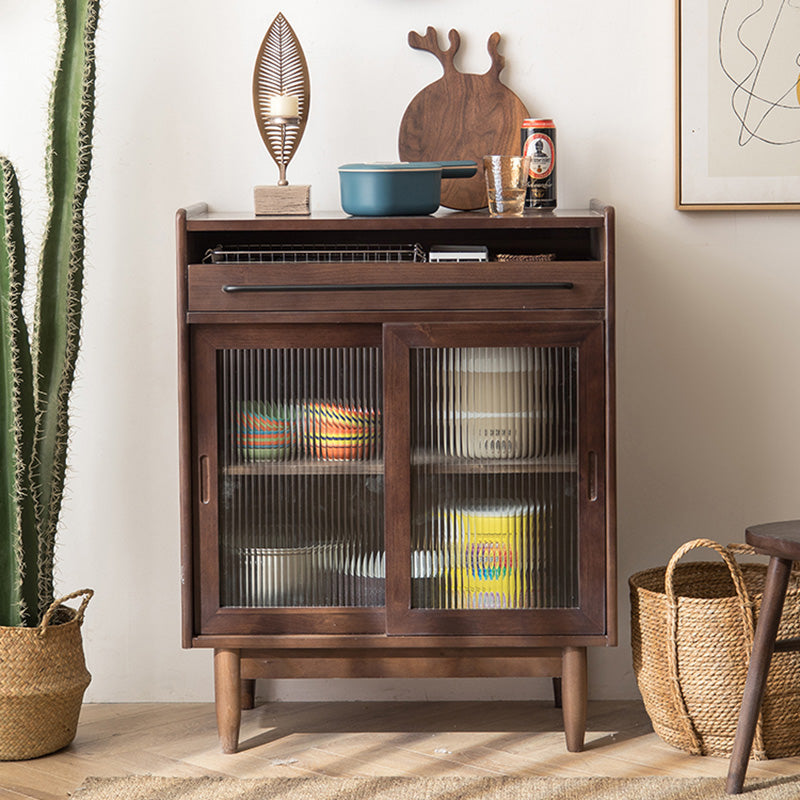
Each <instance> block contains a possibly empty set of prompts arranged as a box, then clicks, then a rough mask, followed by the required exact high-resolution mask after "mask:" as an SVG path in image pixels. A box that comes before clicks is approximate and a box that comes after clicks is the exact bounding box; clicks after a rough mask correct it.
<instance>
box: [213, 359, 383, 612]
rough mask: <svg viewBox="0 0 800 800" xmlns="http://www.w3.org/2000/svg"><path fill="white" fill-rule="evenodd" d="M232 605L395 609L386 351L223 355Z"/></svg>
mask: <svg viewBox="0 0 800 800" xmlns="http://www.w3.org/2000/svg"><path fill="white" fill-rule="evenodd" d="M217 374H218V376H219V383H218V399H217V408H218V409H219V411H218V413H219V419H218V421H217V425H218V431H219V453H218V461H219V469H220V480H219V487H220V488H219V495H220V496H219V559H220V604H221V605H222V606H227V607H287V606H375V605H383V604H384V602H385V598H384V595H385V592H384V580H383V575H384V562H385V556H384V537H383V527H384V526H383V459H382V452H383V441H382V440H383V437H382V418H381V409H382V400H381V382H382V378H381V360H380V350H379V348H375V347H336V348H271V349H225V350H219V351H218V353H217Z"/></svg>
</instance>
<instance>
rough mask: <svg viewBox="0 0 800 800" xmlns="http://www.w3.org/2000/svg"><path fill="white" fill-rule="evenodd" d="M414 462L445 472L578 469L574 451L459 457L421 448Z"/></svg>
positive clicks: (558, 470)
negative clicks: (507, 456)
mask: <svg viewBox="0 0 800 800" xmlns="http://www.w3.org/2000/svg"><path fill="white" fill-rule="evenodd" d="M411 465H412V466H414V467H425V468H426V469H427V470H429V471H430V472H437V473H442V474H445V473H452V474H459V473H464V474H468V473H486V474H490V473H495V472H498V473H515V472H516V473H558V472H575V471H576V470H577V468H578V460H577V458H576V457H575V455H574V454H571V455H566V456H561V455H559V456H542V457H539V458H459V457H454V456H443V455H440V454H438V453H434V452H431V451H429V450H421V451H417V452H415V453H414V454H413V456H412V457H411Z"/></svg>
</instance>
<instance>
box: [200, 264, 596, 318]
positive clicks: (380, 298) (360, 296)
mask: <svg viewBox="0 0 800 800" xmlns="http://www.w3.org/2000/svg"><path fill="white" fill-rule="evenodd" d="M604 304H605V265H604V263H603V262H602V261H585V262H580V261H579V262H575V261H573V262H549V263H544V264H533V265H532V264H524V265H521V264H508V263H497V262H488V263H482V264H464V263H461V264H403V265H398V264H388V265H387V264H369V263H368V264H332V265H327V264H324V265H321V264H291V265H283V264H280V265H275V264H225V265H219V264H190V265H189V266H188V310H189V311H334V310H335V311H373V310H405V309H408V310H425V309H430V310H435V309H441V308H442V307H447V308H450V309H466V310H479V309H531V308H603V306H604Z"/></svg>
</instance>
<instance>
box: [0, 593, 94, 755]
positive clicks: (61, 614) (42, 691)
mask: <svg viewBox="0 0 800 800" xmlns="http://www.w3.org/2000/svg"><path fill="white" fill-rule="evenodd" d="M92 594H93V593H92V591H91V589H84V590H82V591H80V592H74V593H73V594H70V595H67V596H66V597H62V598H60V599H59V600H56V601H55V602H54V603H53V605H52V606H50V608H49V609H48V611H47V613H46V614H45V616H44V617H43V618H42V623H41V625H40V626H39V627H38V628H22V627H20V628H16V627H3V626H0V761H19V760H23V759H28V758H36V757H37V756H43V755H46V754H47V753H53V752H55V751H56V750H60V749H61V748H62V747H66V746H67V745H68V744H69V743H70V742H71V741H72V740H73V739H74V738H75V732H76V730H77V727H78V716H79V714H80V710H81V702H82V701H83V693H84V692H85V691H86V687H87V686H88V685H89V681H90V679H91V676H90V675H89V673H88V671H87V670H86V662H85V660H84V657H83V642H82V639H81V624H82V623H83V613H84V611H85V609H86V604H87V603H88V602H89V599H90V598H91V596H92ZM81 595H83V601H82V602H81V606H80V608H79V609H78V610H77V611H76V610H75V609H72V608H68V607H67V606H63V605H61V603H63V602H64V601H66V600H69V599H71V598H73V597H78V596H81Z"/></svg>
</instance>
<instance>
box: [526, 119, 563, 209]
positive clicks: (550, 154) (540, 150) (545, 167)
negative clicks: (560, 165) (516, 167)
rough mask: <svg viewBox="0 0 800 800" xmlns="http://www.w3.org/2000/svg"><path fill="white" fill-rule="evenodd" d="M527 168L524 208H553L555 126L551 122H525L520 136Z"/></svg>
mask: <svg viewBox="0 0 800 800" xmlns="http://www.w3.org/2000/svg"><path fill="white" fill-rule="evenodd" d="M520 141H521V146H522V155H523V156H528V157H529V158H530V160H531V162H530V167H529V168H528V189H527V192H526V193H525V206H526V208H555V207H556V126H555V123H554V122H553V120H551V119H526V120H523V122H522V128H521V133H520Z"/></svg>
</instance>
